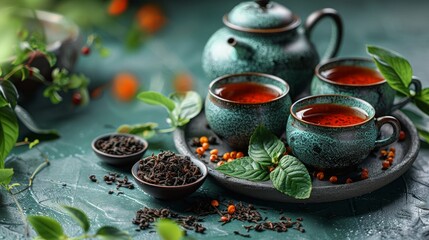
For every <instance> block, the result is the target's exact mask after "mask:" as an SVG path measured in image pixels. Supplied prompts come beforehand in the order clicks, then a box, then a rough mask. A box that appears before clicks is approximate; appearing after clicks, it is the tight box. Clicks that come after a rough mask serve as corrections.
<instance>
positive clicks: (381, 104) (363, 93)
mask: <svg viewBox="0 0 429 240" xmlns="http://www.w3.org/2000/svg"><path fill="white" fill-rule="evenodd" d="M336 66H360V67H368V68H371V69H376V66H375V64H374V62H373V61H372V60H371V59H366V58H338V59H333V60H331V61H329V62H326V63H324V64H322V65H320V66H319V65H318V66H317V67H316V75H315V76H314V78H313V80H312V82H311V94H312V95H321V94H340V95H346V96H352V97H357V98H360V99H363V100H365V101H367V102H368V103H370V104H371V105H372V106H373V107H374V108H375V112H376V113H375V115H376V116H383V115H387V114H390V113H391V111H392V107H393V102H394V99H395V90H393V89H392V88H391V87H390V86H389V84H388V83H387V82H386V81H383V82H381V83H379V84H374V85H369V86H351V85H340V84H336V83H334V82H329V81H326V80H325V79H324V78H323V77H322V76H321V75H320V74H321V73H322V72H323V71H326V70H328V69H332V68H334V67H336Z"/></svg>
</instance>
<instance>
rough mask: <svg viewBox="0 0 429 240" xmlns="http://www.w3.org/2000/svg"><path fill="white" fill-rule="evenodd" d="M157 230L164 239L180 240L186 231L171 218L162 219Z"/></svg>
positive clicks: (157, 225)
mask: <svg viewBox="0 0 429 240" xmlns="http://www.w3.org/2000/svg"><path fill="white" fill-rule="evenodd" d="M156 231H157V232H158V234H159V236H160V237H161V239H163V240H180V239H182V237H184V235H185V232H184V231H183V230H182V229H181V228H180V227H179V225H177V223H175V222H174V221H172V220H170V219H160V220H158V222H157V223H156Z"/></svg>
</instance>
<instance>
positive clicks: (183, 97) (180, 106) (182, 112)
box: [169, 91, 203, 126]
mask: <svg viewBox="0 0 429 240" xmlns="http://www.w3.org/2000/svg"><path fill="white" fill-rule="evenodd" d="M169 98H170V99H171V100H173V101H174V102H175V103H176V106H177V107H176V109H174V111H173V115H174V116H175V117H176V119H177V120H178V125H179V126H184V125H186V124H187V123H188V122H189V121H190V120H191V119H192V118H194V117H195V116H197V115H198V114H199V113H200V112H201V109H202V107H203V101H202V100H201V97H200V95H199V94H198V93H196V92H193V91H189V92H186V93H172V94H171V95H170V96H169Z"/></svg>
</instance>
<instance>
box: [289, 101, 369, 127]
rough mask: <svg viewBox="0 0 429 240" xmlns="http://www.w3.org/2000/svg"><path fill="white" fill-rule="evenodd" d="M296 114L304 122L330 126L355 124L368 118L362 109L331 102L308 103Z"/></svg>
mask: <svg viewBox="0 0 429 240" xmlns="http://www.w3.org/2000/svg"><path fill="white" fill-rule="evenodd" d="M296 116H297V117H298V118H299V119H302V120H304V121H306V122H310V123H313V124H316V125H321V126H331V127H343V126H350V125H355V124H358V123H361V122H364V121H365V120H366V119H368V115H367V114H366V113H365V112H364V111H363V110H360V109H358V108H354V107H348V106H343V105H339V104H332V103H325V104H313V105H308V106H306V107H305V108H302V109H300V110H299V111H297V112H296Z"/></svg>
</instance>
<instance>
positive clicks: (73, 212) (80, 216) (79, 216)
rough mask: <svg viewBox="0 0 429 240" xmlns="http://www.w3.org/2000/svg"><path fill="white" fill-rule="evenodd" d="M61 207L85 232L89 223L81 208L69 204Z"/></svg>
mask: <svg viewBox="0 0 429 240" xmlns="http://www.w3.org/2000/svg"><path fill="white" fill-rule="evenodd" d="M63 208H64V209H65V210H66V212H67V213H68V215H70V216H71V217H72V218H73V219H74V220H75V221H76V222H77V223H78V224H79V225H80V226H81V227H82V229H83V231H84V232H85V233H86V232H88V231H89V227H90V223H89V220H88V217H87V216H86V214H85V213H84V212H83V211H82V210H80V209H77V208H74V207H70V206H63Z"/></svg>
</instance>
